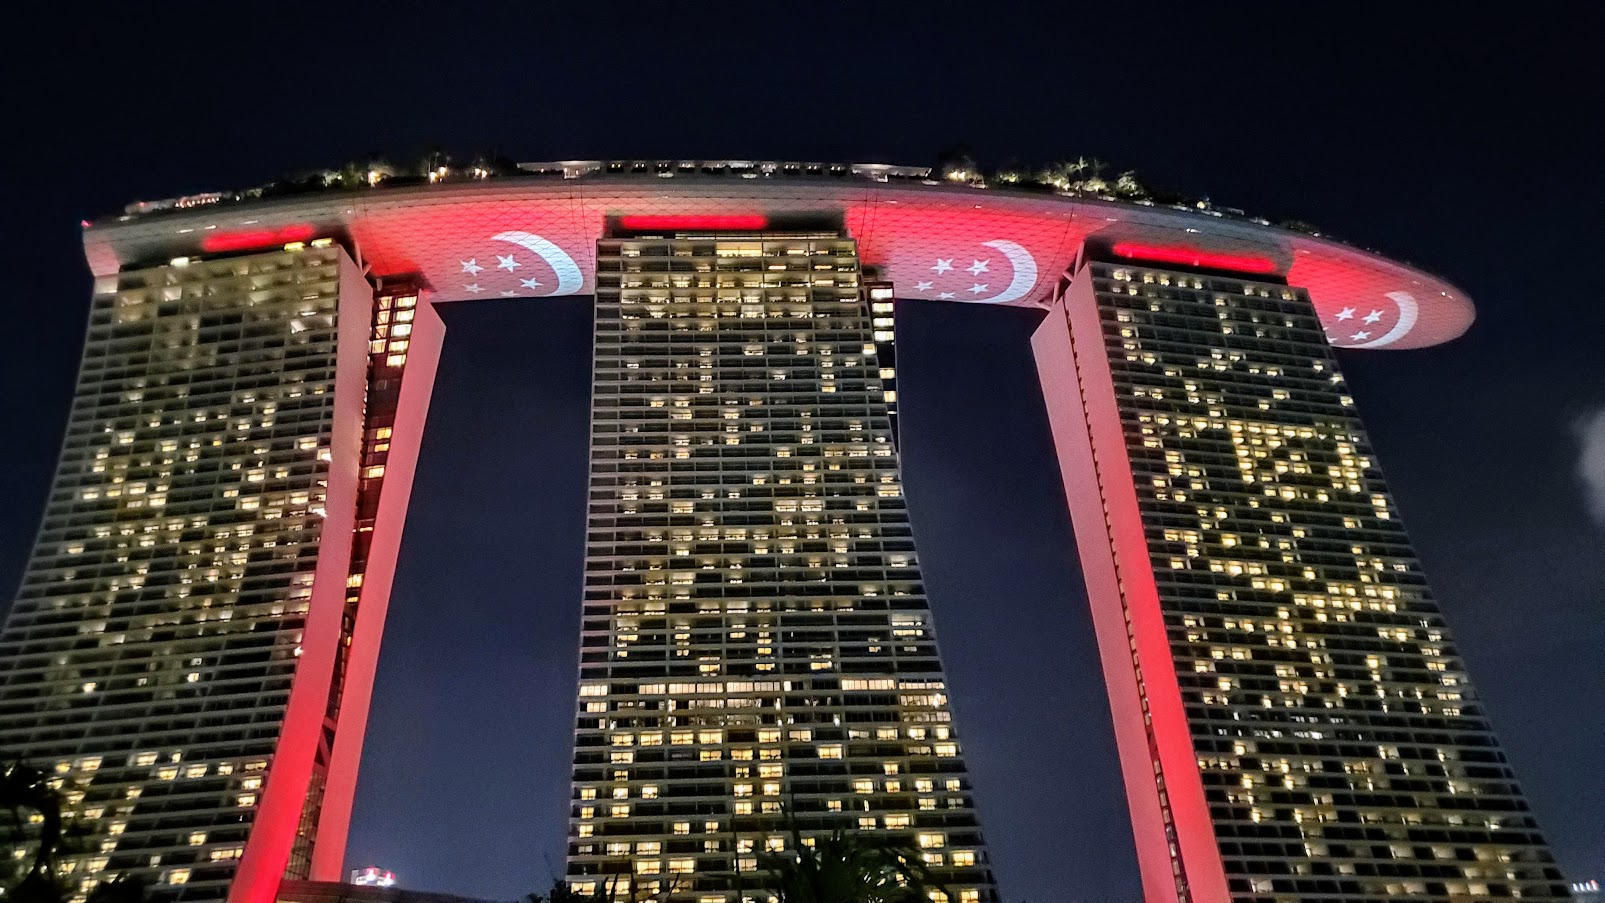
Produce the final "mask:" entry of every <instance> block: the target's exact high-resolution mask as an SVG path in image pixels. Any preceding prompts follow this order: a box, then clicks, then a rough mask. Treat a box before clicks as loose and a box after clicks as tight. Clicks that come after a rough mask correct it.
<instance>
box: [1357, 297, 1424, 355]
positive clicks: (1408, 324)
mask: <svg viewBox="0 0 1605 903" xmlns="http://www.w3.org/2000/svg"><path fill="white" fill-rule="evenodd" d="M1387 297H1389V298H1391V299H1393V303H1394V304H1397V305H1399V322H1397V323H1395V324H1393V328H1392V329H1390V330H1388V331H1387V332H1385V333H1383V334H1382V335H1381V336H1379V337H1377V338H1374V339H1372V340H1371V341H1369V342H1361V343H1360V344H1358V345H1349V346H1348V347H1350V348H1381V347H1383V346H1385V345H1392V344H1393V343H1394V342H1397V341H1398V340H1400V339H1402V338H1404V336H1405V333H1408V332H1409V331H1410V330H1411V329H1413V328H1415V325H1416V317H1418V316H1420V314H1421V305H1419V304H1417V303H1416V299H1415V297H1414V296H1412V295H1411V294H1410V293H1409V292H1388V295H1387Z"/></svg>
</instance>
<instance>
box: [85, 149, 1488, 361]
mask: <svg viewBox="0 0 1605 903" xmlns="http://www.w3.org/2000/svg"><path fill="white" fill-rule="evenodd" d="M832 217H834V218H837V219H839V221H840V223H841V228H842V229H843V231H844V232H845V233H846V234H847V235H848V236H850V237H851V238H853V239H855V240H857V242H858V252H859V255H860V257H861V258H862V260H863V261H864V263H865V265H866V266H870V267H873V268H875V269H876V270H877V271H878V272H877V277H878V278H879V279H881V280H884V281H887V282H890V283H892V284H893V286H894V288H895V291H896V294H897V297H899V298H904V299H909V300H915V299H926V300H931V301H954V302H968V303H978V304H997V305H1003V306H1013V307H1033V308H1038V309H1042V308H1045V307H1047V305H1048V304H1049V302H1050V301H1051V300H1052V293H1053V290H1054V286H1055V285H1057V284H1058V281H1059V279H1060V277H1061V276H1062V275H1063V274H1064V273H1065V272H1066V271H1067V270H1068V269H1069V268H1070V267H1071V266H1074V265H1075V263H1076V261H1077V259H1078V258H1079V256H1080V252H1081V249H1082V248H1083V247H1084V246H1085V245H1086V243H1087V242H1089V241H1091V242H1096V243H1098V244H1099V245H1100V246H1102V247H1108V248H1111V249H1113V251H1114V255H1115V256H1116V257H1118V258H1122V259H1126V260H1130V261H1132V262H1133V263H1139V262H1142V263H1148V264H1151V265H1154V266H1158V267H1164V266H1173V267H1178V266H1179V267H1200V268H1208V269H1214V270H1220V271H1224V272H1235V273H1242V274H1244V275H1246V276H1266V277H1279V278H1285V279H1286V281H1287V282H1288V284H1290V285H1293V286H1296V287H1299V288H1303V289H1305V290H1307V292H1308V293H1309V297H1310V301H1311V302H1312V303H1313V304H1314V307H1315V312H1316V314H1317V315H1318V316H1319V317H1320V320H1321V324H1322V326H1323V328H1325V330H1326V332H1327V336H1328V339H1329V340H1330V341H1331V343H1332V344H1333V345H1334V346H1336V347H1339V348H1373V349H1375V348H1389V349H1406V348H1421V347H1425V346H1429V345H1436V344H1440V343H1442V342H1446V341H1449V340H1450V339H1453V338H1455V337H1456V336H1459V335H1460V334H1461V333H1463V332H1465V331H1466V329H1467V328H1468V327H1469V326H1470V325H1471V322H1472V320H1473V318H1474V316H1475V313H1474V309H1473V307H1472V304H1471V301H1470V299H1469V298H1467V297H1466V296H1465V295H1464V294H1463V293H1462V292H1460V290H1459V289H1457V288H1456V287H1455V286H1453V285H1451V284H1450V283H1448V282H1446V281H1445V280H1443V279H1440V278H1438V277H1436V276H1433V275H1431V274H1429V273H1425V272H1422V271H1421V270H1417V269H1415V268H1413V267H1410V266H1407V265H1405V264H1402V263H1398V262H1396V261H1393V260H1389V259H1387V258H1385V257H1381V256H1379V255H1377V254H1372V253H1369V252H1366V251H1362V250H1359V249H1357V248H1354V247H1351V246H1348V245H1343V244H1339V243H1337V242H1333V241H1330V240H1327V239H1324V238H1321V237H1318V236H1311V235H1306V234H1303V233H1296V232H1289V231H1285V230H1281V229H1276V228H1273V227H1270V226H1265V225H1260V224H1256V223H1252V222H1249V221H1245V220H1235V219H1228V218H1224V217H1216V216H1211V215H1209V214H1208V213H1201V212H1198V211H1194V210H1186V209H1173V208H1169V207H1164V206H1158V205H1154V206H1150V205H1142V204H1128V203H1119V202H1114V201H1104V200H1097V199H1092V198H1082V197H1072V196H1064V195H1041V194H1025V193H1013V192H1009V191H1004V190H993V189H986V190H982V189H975V188H969V187H965V186H960V185H950V184H941V185H923V184H918V183H900V182H891V183H876V182H869V181H862V182H839V183H834V182H824V183H808V182H803V181H792V180H789V179H787V180H782V179H751V180H741V181H738V182H730V181H725V180H719V181H714V180H712V179H698V178H694V177H692V178H679V177H676V178H674V179H672V180H663V179H660V178H657V177H652V178H650V179H642V178H634V177H629V176H595V177H586V178H582V179H565V178H555V179H550V180H547V179H543V178H529V179H508V180H506V181H505V182H476V183H469V184H461V183H447V184H441V185H432V186H430V185H418V186H410V187H394V188H379V189H371V190H359V191H352V192H337V191H331V192H327V193H318V194H310V195H304V196H295V197H292V198H283V199H274V200H262V201H257V202H240V203H234V204H229V205H220V204H212V205H207V206H204V207H197V208H195V209H193V210H186V211H183V212H174V213H172V214H163V215H160V216H151V217H138V218H129V219H126V220H123V221H118V222H109V223H104V224H96V225H92V226H90V227H89V228H87V229H86V230H85V232H84V250H85V254H86V256H87V257H88V259H89V263H90V266H91V268H92V269H93V270H94V272H95V273H96V275H99V276H106V275H110V274H113V273H116V272H117V271H118V269H119V268H121V267H123V266H127V265H147V264H148V263H149V262H150V261H152V260H164V259H168V258H172V257H183V256H188V255H192V254H196V253H204V252H212V253H218V252H240V251H249V250H256V249H267V248H271V247H274V246H275V245H282V244H286V243H290V242H299V241H306V240H308V239H310V238H313V237H315V236H329V237H335V238H338V239H340V240H341V241H342V243H346V242H349V244H348V247H349V248H350V249H351V251H352V252H353V254H354V255H356V256H357V257H359V258H360V261H361V262H362V263H363V264H364V266H366V267H367V268H368V272H369V273H370V274H371V275H374V276H379V277H384V276H387V275H395V274H403V273H405V274H411V275H414V276H416V277H417V278H419V279H420V280H421V281H422V282H423V283H424V284H426V285H428V286H429V294H430V300H431V301H455V300H466V299H470V298H479V297H527V298H540V297H552V296H556V295H589V294H592V293H593V292H594V291H595V290H596V279H595V270H596V243H597V240H598V239H600V238H601V237H602V236H603V235H605V234H607V231H608V230H609V229H610V228H619V229H622V230H623V231H625V232H630V233H641V232H648V233H650V232H657V233H672V232H706V233H720V232H723V233H731V232H752V231H758V230H764V229H772V228H776V226H775V224H776V223H783V222H785V221H787V220H791V219H799V220H801V219H807V220H809V221H814V222H818V221H819V220H820V219H821V218H832ZM245 222H249V223H250V225H249V226H248V227H246V226H243V225H242V224H243V223H245Z"/></svg>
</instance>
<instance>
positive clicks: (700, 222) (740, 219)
mask: <svg viewBox="0 0 1605 903" xmlns="http://www.w3.org/2000/svg"><path fill="white" fill-rule="evenodd" d="M619 225H620V226H622V227H624V228H625V229H629V230H630V231H632V232H755V231H760V230H763V229H765V228H767V227H768V226H769V217H767V216H763V215H761V214H715V215H706V216H699V215H695V214H679V213H676V214H667V215H662V214H636V215H632V216H621V217H619Z"/></svg>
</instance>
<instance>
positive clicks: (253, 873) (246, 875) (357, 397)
mask: <svg viewBox="0 0 1605 903" xmlns="http://www.w3.org/2000/svg"><path fill="white" fill-rule="evenodd" d="M340 271H341V276H340V307H339V331H340V335H339V345H338V351H337V352H336V357H335V378H334V429H333V437H332V439H331V440H330V447H329V452H330V464H329V471H328V481H329V484H328V485H329V491H328V496H327V500H326V502H325V511H326V514H325V516H324V521H323V540H322V542H321V543H320V546H319V549H318V564H317V569H316V570H315V571H314V572H313V579H312V597H311V599H310V600H309V602H308V605H307V614H306V627H305V630H304V632H303V635H302V640H301V654H300V657H299V660H298V661H297V662H296V666H295V678H294V680H293V682H292V683H291V685H290V699H289V702H288V703H287V704H286V706H285V710H284V720H283V724H282V726H281V727H280V729H279V740H278V745H277V747H275V749H274V753H273V761H272V764H271V765H270V766H269V768H268V775H267V783H266V785H265V786H264V787H263V788H262V797H261V800H260V802H259V803H258V804H257V808H256V816H255V819H254V820H253V823H252V825H251V834H250V837H249V838H248V839H247V840H246V843H245V850H244V852H243V853H242V854H241V856H240V864H239V868H238V869H237V870H236V871H235V873H234V881H233V883H232V884H231V885H230V886H229V892H228V903H273V901H274V900H275V899H276V898H277V896H278V892H279V882H280V881H281V880H283V878H284V870H285V867H286V866H287V865H288V863H289V861H290V852H291V849H292V847H293V846H294V844H295V837H296V829H297V828H298V827H299V826H300V824H301V815H302V812H303V810H304V809H305V807H306V798H307V791H308V788H309V787H310V786H311V782H312V772H313V769H314V766H315V763H316V758H317V753H318V745H319V741H320V740H321V739H322V736H323V724H324V714H325V711H326V709H327V705H328V700H329V688H330V685H331V684H332V683H333V680H334V668H335V660H336V658H337V656H338V654H339V644H340V621H341V617H342V615H343V614H344V611H345V595H346V586H345V584H346V575H347V574H349V573H350V568H351V539H352V531H353V528H354V527H355V526H356V520H357V483H358V464H359V463H360V461H361V457H362V456H361V452H362V403H363V397H364V392H365V389H366V387H367V381H368V353H367V352H368V346H367V341H368V328H369V327H368V324H369V319H370V317H371V310H372V307H373V289H372V288H371V287H370V286H369V285H368V283H367V280H366V279H365V278H364V277H363V275H362V274H361V273H360V272H359V271H358V270H357V268H356V266H355V265H354V264H353V263H352V262H351V261H350V260H349V258H347V259H346V260H345V262H344V264H343V265H342V266H341V268H340Z"/></svg>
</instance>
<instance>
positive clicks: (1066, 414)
mask: <svg viewBox="0 0 1605 903" xmlns="http://www.w3.org/2000/svg"><path fill="white" fill-rule="evenodd" d="M1032 348H1033V350H1034V353H1035V357H1036V362H1037V372H1038V375H1039V378H1040V380H1041V383H1042V394H1043V398H1044V399H1045V401H1046V402H1047V409H1048V420H1049V423H1050V425H1051V427H1052V430H1053V438H1054V444H1055V446H1056V448H1057V451H1058V456H1059V468H1060V472H1061V474H1062V477H1063V479H1064V489H1065V497H1066V499H1067V500H1068V502H1069V506H1070V515H1071V520H1072V522H1073V524H1074V527H1075V539H1076V546H1077V548H1078V549H1079V551H1080V558H1081V568H1082V573H1083V577H1084V579H1085V580H1086V583H1087V596H1088V600H1089V602H1090V603H1091V606H1092V617H1093V625H1094V629H1095V632H1096V634H1097V639H1098V651H1099V655H1100V658H1101V659H1102V662H1103V671H1104V682H1105V684H1106V687H1107V690H1108V693H1109V707H1110V711H1111V714H1112V715H1113V718H1114V725H1115V740H1116V744H1117V746H1118V748H1119V751H1120V763H1121V771H1122V773H1123V775H1124V778H1125V784H1126V797H1127V804H1128V806H1129V807H1130V810H1131V820H1132V831H1133V834H1134V835H1135V839H1136V845H1137V862H1138V866H1139V868H1140V869H1141V872H1142V883H1143V896H1144V899H1145V900H1146V901H1147V903H1226V901H1228V900H1229V899H1230V897H1229V895H1228V891H1227V884H1226V874H1225V870H1224V867H1223V866H1222V863H1221V857H1220V851H1219V847H1218V845H1217V843H1216V839H1215V832H1214V827H1213V824H1212V822H1211V819H1210V814H1209V807H1208V805H1207V803H1206V800H1205V798H1204V789H1203V785H1202V782H1201V780H1200V777H1199V772H1198V764H1197V756H1196V754H1195V753H1194V751H1193V745H1192V739H1191V734H1190V731H1189V729H1188V725H1187V718H1186V712H1185V711H1184V709H1183V707H1182V699H1181V690H1180V687H1179V685H1178V683H1177V680H1176V671H1175V665H1174V661H1173V658H1172V655H1171V649H1170V642H1169V639H1168V638H1167V636H1166V633H1165V624H1164V619H1163V615H1162V612H1161V610H1160V605H1159V592H1158V589H1157V587H1156V585H1155V582H1154V574H1153V569H1152V565H1151V564H1150V560H1149V554H1148V544H1147V540H1146V538H1145V537H1144V533H1143V524H1142V516H1141V513H1140V511H1139V509H1138V506H1137V494H1136V490H1135V488H1134V486H1133V484H1132V473H1131V463H1130V461H1129V460H1128V458H1127V457H1126V440H1125V437H1124V434H1123V432H1122V429H1121V423H1120V412H1119V410H1118V408H1117V405H1116V398H1115V390H1114V382H1113V378H1112V376H1111V373H1110V369H1109V359H1108V356H1107V353H1106V352H1105V350H1104V339H1103V333H1102V326H1101V323H1100V321H1099V317H1098V308H1097V301H1096V298H1095V297H1094V295H1093V290H1092V280H1091V279H1090V278H1088V274H1086V273H1083V274H1082V276H1081V277H1080V278H1077V279H1076V280H1074V281H1073V282H1072V283H1071V285H1070V287H1069V289H1068V290H1067V291H1066V292H1065V294H1064V296H1063V297H1062V298H1060V299H1059V300H1058V302H1057V303H1055V304H1054V306H1053V307H1052V308H1051V309H1050V310H1049V311H1048V316H1047V318H1046V319H1044V320H1043V322H1042V324H1041V326H1039V327H1038V328H1037V332H1036V335H1035V336H1033V338H1032Z"/></svg>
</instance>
